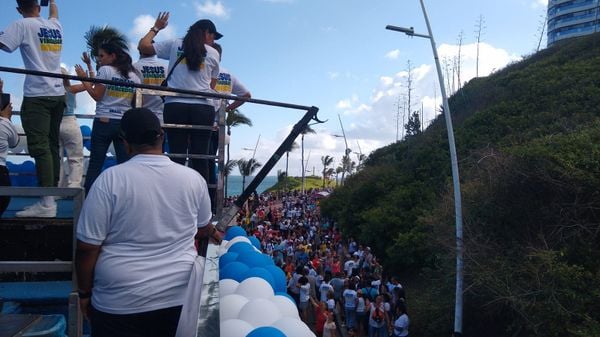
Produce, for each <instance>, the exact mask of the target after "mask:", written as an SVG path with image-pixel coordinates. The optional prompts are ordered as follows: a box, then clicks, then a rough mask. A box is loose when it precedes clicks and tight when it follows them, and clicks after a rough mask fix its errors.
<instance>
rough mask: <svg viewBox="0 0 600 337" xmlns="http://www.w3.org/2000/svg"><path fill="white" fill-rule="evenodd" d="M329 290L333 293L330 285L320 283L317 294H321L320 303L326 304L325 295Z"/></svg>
mask: <svg viewBox="0 0 600 337" xmlns="http://www.w3.org/2000/svg"><path fill="white" fill-rule="evenodd" d="M330 290H331V291H333V287H332V286H331V284H329V283H327V282H323V283H321V286H320V287H319V292H320V293H321V302H327V293H328V292H329V291H330Z"/></svg>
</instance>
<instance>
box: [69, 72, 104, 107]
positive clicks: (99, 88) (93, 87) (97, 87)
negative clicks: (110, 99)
mask: <svg viewBox="0 0 600 337" xmlns="http://www.w3.org/2000/svg"><path fill="white" fill-rule="evenodd" d="M75 72H76V73H77V76H80V77H88V74H87V72H86V71H85V70H83V67H82V66H81V65H79V64H76V65H75ZM81 84H82V85H83V86H84V87H85V90H86V91H87V92H88V94H90V96H92V98H93V99H94V100H95V101H96V102H98V101H99V100H101V99H102V97H104V92H105V91H106V86H105V85H104V84H100V83H96V84H93V83H91V82H82V83H81Z"/></svg>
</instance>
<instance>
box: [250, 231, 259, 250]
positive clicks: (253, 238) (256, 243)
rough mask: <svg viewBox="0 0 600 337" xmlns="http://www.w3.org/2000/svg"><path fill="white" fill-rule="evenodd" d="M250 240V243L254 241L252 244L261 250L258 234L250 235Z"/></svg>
mask: <svg viewBox="0 0 600 337" xmlns="http://www.w3.org/2000/svg"><path fill="white" fill-rule="evenodd" d="M248 240H250V243H252V245H253V246H254V247H256V249H258V250H260V240H258V238H257V237H256V236H254V235H251V236H249V237H248Z"/></svg>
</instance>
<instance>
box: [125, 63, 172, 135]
mask: <svg viewBox="0 0 600 337" xmlns="http://www.w3.org/2000/svg"><path fill="white" fill-rule="evenodd" d="M133 67H134V68H135V69H137V70H138V71H139V72H140V74H142V78H141V80H142V83H144V84H147V85H156V86H160V85H161V83H162V81H164V80H165V77H167V67H166V64H165V63H164V61H161V60H159V59H158V58H156V57H155V56H150V57H143V58H140V60H139V61H137V62H136V63H134V64H133ZM143 102H144V104H143V107H144V108H148V109H150V110H151V111H152V112H154V114H156V117H158V120H159V121H160V123H161V124H162V123H163V109H164V104H163V100H162V98H161V97H160V96H159V95H144V98H143Z"/></svg>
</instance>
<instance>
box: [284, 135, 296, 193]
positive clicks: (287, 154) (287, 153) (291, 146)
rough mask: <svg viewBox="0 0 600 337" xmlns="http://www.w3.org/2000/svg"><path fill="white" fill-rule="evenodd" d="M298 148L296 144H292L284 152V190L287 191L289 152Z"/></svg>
mask: <svg viewBox="0 0 600 337" xmlns="http://www.w3.org/2000/svg"><path fill="white" fill-rule="evenodd" d="M297 148H298V143H296V142H293V143H292V145H290V147H289V148H288V149H287V150H286V151H285V190H286V191H287V189H288V188H287V183H288V179H287V178H288V177H289V174H288V164H289V162H290V152H292V151H294V150H295V149H297Z"/></svg>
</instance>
